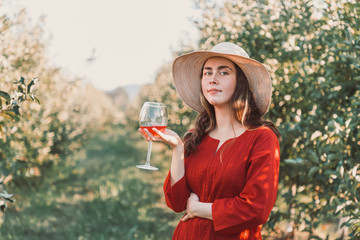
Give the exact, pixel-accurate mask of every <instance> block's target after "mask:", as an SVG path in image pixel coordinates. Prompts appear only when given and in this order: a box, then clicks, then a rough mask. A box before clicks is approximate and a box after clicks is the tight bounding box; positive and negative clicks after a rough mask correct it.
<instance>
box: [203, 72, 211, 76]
mask: <svg viewBox="0 0 360 240" xmlns="http://www.w3.org/2000/svg"><path fill="white" fill-rule="evenodd" d="M203 75H204V76H210V75H211V72H204V73H203Z"/></svg>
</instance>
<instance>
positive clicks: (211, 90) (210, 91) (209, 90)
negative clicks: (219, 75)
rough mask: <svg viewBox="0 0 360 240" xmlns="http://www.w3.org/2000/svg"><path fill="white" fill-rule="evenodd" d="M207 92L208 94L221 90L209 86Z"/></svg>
mask: <svg viewBox="0 0 360 240" xmlns="http://www.w3.org/2000/svg"><path fill="white" fill-rule="evenodd" d="M207 92H208V93H210V94H216V93H218V92H222V91H221V90H220V89H216V88H210V89H208V90H207Z"/></svg>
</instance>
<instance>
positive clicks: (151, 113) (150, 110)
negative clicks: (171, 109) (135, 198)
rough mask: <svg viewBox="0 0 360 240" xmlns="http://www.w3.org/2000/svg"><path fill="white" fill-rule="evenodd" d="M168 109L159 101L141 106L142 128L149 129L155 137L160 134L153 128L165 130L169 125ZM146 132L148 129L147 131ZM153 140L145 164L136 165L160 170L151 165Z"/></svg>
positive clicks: (140, 119)
mask: <svg viewBox="0 0 360 240" xmlns="http://www.w3.org/2000/svg"><path fill="white" fill-rule="evenodd" d="M167 121H168V117H167V109H166V106H165V104H163V103H157V102H145V103H144V105H143V106H142V108H141V111H140V116H139V124H140V128H141V129H142V130H145V129H147V130H148V131H149V132H150V133H151V134H152V135H153V136H154V137H159V135H158V134H157V133H156V132H155V131H153V130H152V129H153V128H156V129H158V130H159V131H162V132H163V131H164V130H165V128H166V126H167ZM145 134H146V131H145ZM151 146H152V141H151V140H150V141H149V146H148V152H147V158H146V163H145V164H144V165H136V167H138V168H141V169H146V170H158V168H156V167H153V166H151V165H150V155H151Z"/></svg>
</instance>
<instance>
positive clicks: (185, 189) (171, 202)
mask: <svg viewBox="0 0 360 240" xmlns="http://www.w3.org/2000/svg"><path fill="white" fill-rule="evenodd" d="M170 179H171V175H170V171H169V173H168V175H167V177H166V179H165V182H164V194H165V201H166V204H167V205H168V207H169V208H171V209H172V210H174V211H175V212H182V211H184V210H185V209H186V203H187V200H188V198H189V197H190V193H191V190H190V188H189V186H188V184H187V182H186V176H185V175H184V176H183V177H182V178H181V179H180V180H179V181H177V182H176V183H175V184H174V185H173V186H171V180H170Z"/></svg>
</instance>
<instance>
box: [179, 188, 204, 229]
mask: <svg viewBox="0 0 360 240" xmlns="http://www.w3.org/2000/svg"><path fill="white" fill-rule="evenodd" d="M198 203H200V199H199V197H198V195H196V194H195V193H191V194H190V197H189V198H188V200H187V204H186V214H185V216H184V217H183V218H182V219H181V221H184V222H185V221H187V220H189V219H190V218H195V217H197V216H196V209H197V204H198Z"/></svg>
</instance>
